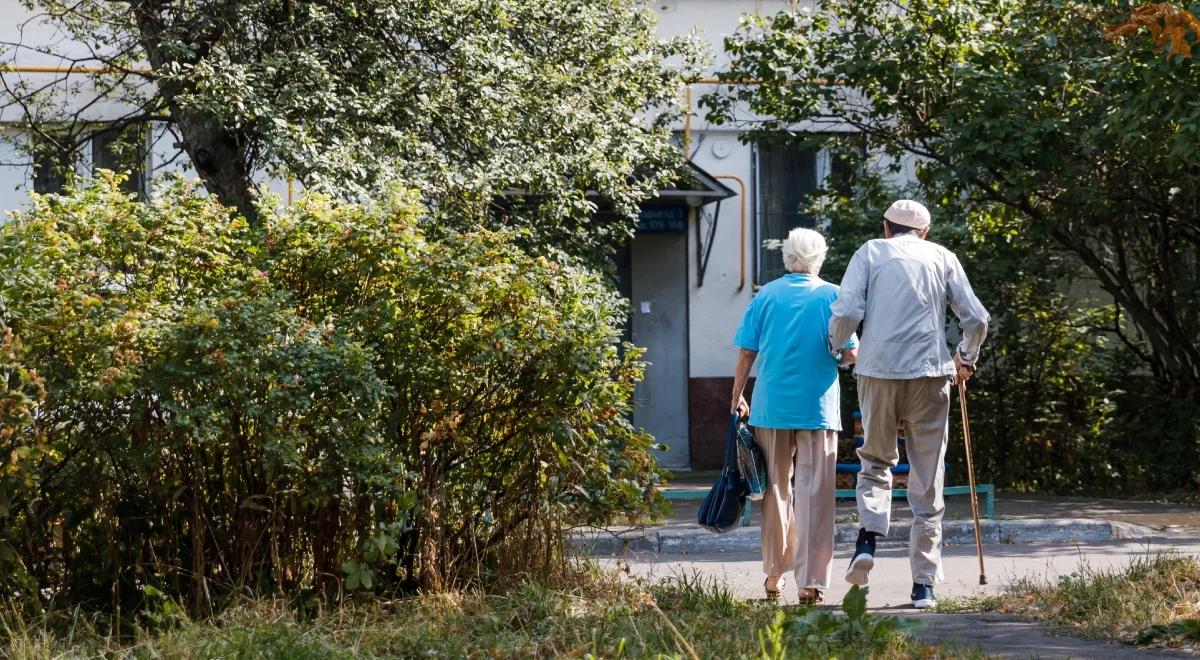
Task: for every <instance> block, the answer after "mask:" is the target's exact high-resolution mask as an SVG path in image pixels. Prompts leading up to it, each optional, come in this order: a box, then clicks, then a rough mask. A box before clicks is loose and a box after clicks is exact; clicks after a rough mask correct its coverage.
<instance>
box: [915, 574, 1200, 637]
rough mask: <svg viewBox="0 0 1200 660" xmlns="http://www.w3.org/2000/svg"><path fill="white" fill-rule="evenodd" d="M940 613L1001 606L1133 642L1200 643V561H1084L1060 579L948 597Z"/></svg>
mask: <svg viewBox="0 0 1200 660" xmlns="http://www.w3.org/2000/svg"><path fill="white" fill-rule="evenodd" d="M938 611H939V612H964V611H972V612H978V611H995V612H1006V613H1010V614H1015V615H1017V616H1021V617H1024V618H1029V619H1035V620H1039V621H1045V622H1047V623H1051V624H1054V625H1057V626H1064V627H1068V628H1071V629H1072V630H1074V631H1077V632H1078V633H1080V634H1082V635H1084V636H1087V637H1099V638H1104V639H1110V640H1116V641H1120V642H1125V643H1128V644H1139V645H1153V646H1170V647H1189V648H1192V649H1195V650H1200V561H1197V558H1196V557H1194V556H1191V555H1180V554H1174V553H1165V554H1158V555H1154V556H1152V557H1140V558H1137V559H1134V560H1133V561H1132V562H1130V564H1129V565H1128V566H1126V567H1124V568H1120V569H1098V568H1093V567H1091V566H1087V565H1084V566H1083V567H1081V568H1080V569H1079V570H1078V571H1075V572H1074V573H1071V574H1069V575H1064V576H1062V577H1060V578H1059V579H1058V581H1057V582H1043V581H1039V580H1034V579H1030V578H1024V579H1021V580H1017V581H1016V582H1014V583H1012V584H1011V585H1009V586H1007V587H1006V588H1005V589H1004V592H1003V593H1001V594H999V595H994V596H981V597H975V598H969V599H954V600H947V601H943V602H942V603H941V604H940V605H939V606H938Z"/></svg>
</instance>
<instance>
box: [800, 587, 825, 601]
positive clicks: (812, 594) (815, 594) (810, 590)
mask: <svg viewBox="0 0 1200 660" xmlns="http://www.w3.org/2000/svg"><path fill="white" fill-rule="evenodd" d="M824 602H825V595H824V594H822V593H821V590H820V589H816V588H814V587H805V588H804V589H801V590H800V604H801V605H820V604H821V603H824Z"/></svg>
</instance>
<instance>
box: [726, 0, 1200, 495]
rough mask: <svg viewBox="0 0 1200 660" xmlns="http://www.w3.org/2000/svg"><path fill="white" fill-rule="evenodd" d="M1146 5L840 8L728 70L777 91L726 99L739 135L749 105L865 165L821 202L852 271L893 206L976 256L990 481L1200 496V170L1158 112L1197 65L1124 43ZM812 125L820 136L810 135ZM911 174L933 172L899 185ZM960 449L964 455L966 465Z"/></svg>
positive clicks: (833, 241)
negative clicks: (903, 203) (1121, 31)
mask: <svg viewBox="0 0 1200 660" xmlns="http://www.w3.org/2000/svg"><path fill="white" fill-rule="evenodd" d="M1125 11H1127V8H1125V7H1124V4H1123V3H1108V2H1105V3H1092V4H1088V5H1086V6H1085V5H1084V4H1083V3H1070V2H1067V3H1051V4H1049V5H1047V4H1045V3H1018V2H1008V1H1007V0H1003V1H999V2H997V1H991V0H987V1H984V0H980V1H979V2H956V3H945V2H933V1H917V2H911V3H908V5H907V6H906V11H905V12H895V11H893V10H892V7H891V4H890V3H886V2H828V3H823V4H822V7H821V9H820V10H819V11H817V12H816V13H814V14H811V15H806V14H804V13H803V12H800V13H794V14H793V13H782V14H778V15H776V16H774V17H771V18H751V19H747V22H746V24H745V25H744V26H743V28H742V30H741V31H740V32H739V33H738V34H737V35H736V36H735V37H733V38H732V39H731V40H730V42H729V43H728V44H727V46H728V48H729V49H730V51H731V52H732V53H734V54H735V55H736V58H735V60H736V64H735V66H734V67H733V69H732V70H731V71H730V72H728V74H727V75H728V76H729V77H731V78H735V77H740V76H746V77H754V78H758V79H761V80H762V81H763V84H762V85H756V86H741V87H736V88H732V89H731V91H729V92H727V93H725V94H722V95H720V96H711V97H708V98H707V99H705V103H706V104H708V105H709V106H710V107H711V108H712V115H713V117H714V118H715V119H718V120H720V121H730V122H733V121H741V120H740V119H739V117H738V114H737V112H738V111H737V107H738V106H737V105H735V102H742V103H746V104H748V105H749V107H750V108H751V109H752V110H754V111H755V113H756V114H757V115H760V116H769V117H773V118H772V119H769V120H766V121H763V122H758V121H749V120H747V121H745V122H743V123H745V124H749V125H750V127H751V128H753V129H754V130H753V131H752V132H751V135H752V136H753V137H754V138H755V139H764V140H767V139H770V140H777V139H791V140H803V141H805V142H807V143H810V144H812V145H814V146H823V147H825V148H828V149H831V150H833V151H834V152H835V154H836V156H837V157H838V158H839V159H842V161H843V162H845V163H847V165H848V167H847V168H845V169H847V170H849V171H851V172H853V174H852V176H851V177H850V178H849V179H848V180H841V181H833V182H831V185H830V186H829V187H830V189H829V190H826V191H824V192H823V193H822V194H820V195H817V196H815V197H814V199H813V209H812V210H813V212H814V213H816V214H819V215H820V216H821V217H824V218H827V219H828V220H829V221H830V226H829V231H828V233H829V235H830V239H829V242H830V257H829V260H828V262H827V265H826V271H827V272H830V273H832V274H834V277H836V275H837V274H839V273H840V272H841V271H842V270H843V269H844V267H845V264H846V263H847V262H848V260H849V257H850V256H851V255H852V254H853V252H854V250H855V249H857V247H858V246H859V245H861V243H862V242H863V241H864V240H866V239H868V238H875V237H878V236H880V235H881V232H882V230H881V226H880V225H881V216H882V213H883V211H884V210H885V209H886V208H887V206H888V204H890V203H891V202H892V201H893V200H894V199H896V198H898V197H902V196H903V197H914V198H917V199H922V200H924V201H926V202H927V203H928V204H929V206H930V207H931V209H932V210H933V212H934V224H933V229H932V233H931V234H930V239H931V240H934V241H936V242H939V243H941V244H943V245H945V246H947V247H949V248H950V249H952V250H954V251H955V252H956V253H957V254H958V255H959V257H960V259H961V260H962V262H963V263H964V265H965V267H966V269H967V272H968V275H969V276H970V278H971V282H972V285H973V286H974V288H975V290H976V293H977V294H978V295H979V297H980V299H981V300H983V302H984V304H985V305H986V306H987V307H988V309H989V310H990V311H991V313H992V316H993V320H992V327H991V329H990V331H989V337H988V342H987V345H986V347H985V352H984V358H983V362H982V364H981V369H980V372H979V374H978V376H977V378H976V379H974V380H973V381H972V382H971V384H970V396H969V406H970V411H971V421H972V426H973V429H974V434H973V435H974V436H975V437H976V439H977V442H976V443H975V447H974V452H975V456H974V458H975V462H976V468H977V472H978V475H980V476H981V477H983V478H984V480H986V481H991V482H995V483H997V484H999V485H1001V486H1003V487H1008V488H1015V489H1019V490H1040V491H1054V492H1104V493H1109V494H1111V493H1114V492H1127V493H1146V492H1154V491H1171V490H1176V489H1181V488H1194V485H1195V468H1194V466H1195V465H1196V462H1197V461H1198V460H1200V410H1198V409H1197V407H1196V404H1195V400H1194V396H1193V395H1192V394H1190V392H1194V391H1195V390H1194V389H1193V385H1192V384H1191V383H1193V382H1195V381H1194V377H1195V375H1200V370H1197V369H1196V367H1195V365H1196V364H1200V363H1195V362H1193V361H1192V360H1193V357H1192V356H1193V354H1194V353H1195V352H1196V345H1195V338H1196V337H1197V336H1200V325H1197V323H1198V322H1200V321H1198V319H1197V317H1195V315H1194V313H1193V310H1194V309H1196V308H1197V306H1196V305H1195V304H1194V303H1195V301H1196V300H1197V298H1198V297H1200V274H1198V273H1197V271H1196V269H1195V267H1196V263H1198V262H1197V260H1196V254H1197V240H1200V231H1198V230H1197V225H1196V215H1195V214H1194V212H1193V209H1194V202H1193V201H1186V200H1189V199H1194V197H1193V196H1194V194H1195V193H1196V191H1197V190H1200V162H1198V161H1196V159H1195V152H1194V151H1190V152H1188V153H1183V151H1181V150H1180V149H1176V148H1174V147H1171V146H1170V145H1173V144H1175V142H1174V140H1175V139H1176V137H1177V136H1178V135H1179V134H1180V131H1183V132H1184V133H1186V132H1187V130H1189V129H1186V127H1185V126H1184V124H1186V123H1188V122H1190V121H1192V120H1190V119H1189V120H1184V119H1182V118H1180V117H1177V116H1175V115H1173V114H1170V113H1168V114H1167V115H1164V114H1163V113H1159V112H1156V111H1152V110H1150V107H1151V106H1152V105H1154V104H1155V103H1158V102H1159V101H1158V100H1156V97H1157V96H1158V95H1159V94H1160V93H1161V92H1160V91H1158V90H1163V89H1172V90H1173V89H1177V88H1180V86H1183V87H1186V88H1187V90H1183V89H1180V91H1179V96H1178V98H1176V94H1175V92H1167V94H1169V95H1171V98H1172V103H1174V102H1175V101H1176V100H1178V102H1179V103H1184V99H1185V98H1189V99H1190V98H1191V94H1192V92H1193V91H1194V89H1195V86H1194V85H1191V84H1190V82H1186V81H1185V79H1186V78H1187V76H1188V75H1189V74H1188V72H1189V71H1191V70H1192V69H1193V68H1194V66H1195V63H1194V62H1193V61H1182V60H1180V59H1179V58H1174V59H1172V60H1169V61H1168V60H1167V59H1164V58H1162V57H1161V56H1160V55H1159V54H1158V53H1156V52H1155V51H1153V50H1152V49H1149V48H1145V46H1146V45H1147V44H1146V43H1144V42H1142V41H1139V40H1138V38H1131V39H1130V40H1128V41H1127V42H1124V43H1120V44H1116V45H1114V44H1112V43H1110V42H1107V41H1105V40H1103V39H1102V35H1103V31H1104V27H1105V25H1106V21H1115V20H1117V19H1119V18H1121V17H1122V15H1125V16H1127V14H1122V12H1125ZM1134 80H1139V81H1149V80H1154V81H1157V82H1155V83H1154V84H1152V85H1151V84H1144V83H1143V82H1137V83H1135V82H1134ZM829 81H837V82H838V83H839V84H826V83H828V82H829ZM864 100H867V101H869V102H867V103H863V102H862V101H864ZM1188 103H1192V102H1191V101H1188ZM1192 105H1193V106H1195V108H1200V102H1197V103H1192ZM1172 107H1177V108H1178V109H1179V112H1190V110H1189V111H1185V110H1183V109H1182V108H1183V106H1172ZM1186 107H1189V108H1191V107H1192V106H1186ZM814 117H815V119H814ZM1113 117H1119V118H1120V119H1119V120H1114V119H1113ZM1172 117H1174V118H1172ZM806 119H808V120H811V122H810V124H809V126H812V127H813V131H814V132H808V133H795V132H794V129H795V127H796V125H797V124H798V123H799V122H800V121H802V120H806ZM1180 122H1182V123H1180ZM825 126H829V127H831V128H832V127H835V126H836V127H839V130H841V129H844V128H845V127H847V126H849V127H853V128H856V129H858V133H857V134H856V135H857V136H858V137H856V138H853V139H847V138H846V137H845V136H831V135H828V134H821V133H820V132H818V131H820V130H821V129H822V127H825ZM1149 136H1157V138H1151V137H1149ZM1155 140H1157V142H1155ZM1147 141H1148V142H1147ZM1151 142H1154V143H1155V145H1157V146H1152V145H1151ZM906 167H912V168H913V169H914V171H915V172H916V178H915V180H913V181H911V182H910V185H909V186H908V187H905V188H900V187H898V186H897V185H896V179H897V178H898V177H900V176H901V174H902V172H903V171H904V170H905V168H906ZM1151 199H1153V200H1155V202H1154V203H1153V204H1150V203H1149V202H1148V200H1151ZM1167 274H1169V276H1168V275H1167ZM1147 309H1154V310H1157V311H1156V312H1155V313H1156V314H1161V316H1158V317H1156V318H1154V319H1151V318H1148V317H1147V316H1146V315H1145V314H1143V312H1144V311H1145V310H1147ZM952 334H953V333H952ZM1189 364H1191V365H1193V366H1188V365H1189ZM846 400H847V401H853V400H854V398H853V397H852V396H849V397H846ZM952 426H953V427H956V429H955V431H954V433H955V434H957V433H958V432H959V431H958V430H957V426H958V425H957V424H954V425H952ZM961 451H962V444H961V442H959V441H952V442H951V443H950V454H951V457H952V458H953V459H954V460H956V461H958V462H959V463H960V466H961V461H962V456H961ZM964 467H965V466H964ZM962 470H963V467H960V468H959V470H958V471H957V472H958V474H960V475H962V474H963V472H962Z"/></svg>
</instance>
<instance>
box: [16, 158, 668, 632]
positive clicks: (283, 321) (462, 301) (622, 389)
mask: <svg viewBox="0 0 1200 660" xmlns="http://www.w3.org/2000/svg"><path fill="white" fill-rule="evenodd" d="M118 185H119V180H117V179H115V178H107V179H105V180H103V181H101V182H99V183H97V184H96V185H95V186H93V187H90V188H86V189H81V190H78V191H73V192H70V193H68V194H66V195H63V196H53V197H38V198H36V199H35V201H34V205H33V208H32V209H31V210H30V211H28V212H25V213H21V214H18V215H17V216H16V218H15V219H14V220H12V221H11V222H10V223H8V224H7V225H5V226H4V227H3V228H0V272H4V273H5V278H4V280H3V282H2V283H0V325H2V326H3V327H2V328H0V331H2V332H3V334H2V335H0V336H3V337H4V340H3V341H4V343H3V347H2V348H0V376H6V378H5V383H4V387H5V389H0V422H2V423H3V430H2V431H0V452H2V453H0V456H5V457H10V458H9V459H8V463H7V465H6V469H5V471H4V473H3V475H2V477H0V479H2V480H0V561H3V569H2V570H0V585H2V588H3V589H4V590H5V593H6V594H8V595H11V596H18V597H21V599H22V600H23V601H24V602H25V603H27V604H39V603H40V604H45V601H47V600H48V599H58V600H59V601H61V602H69V603H76V602H86V603H91V604H93V605H98V606H99V605H102V606H105V607H107V608H108V609H111V610H113V611H116V612H121V611H126V612H128V611H130V610H131V609H133V610H136V609H139V608H142V607H143V606H144V605H145V604H146V602H147V600H153V599H154V598H158V596H157V594H164V595H165V596H166V597H167V598H169V599H177V600H180V601H182V602H184V603H186V604H188V605H189V606H190V607H191V609H192V610H193V611H194V612H204V611H208V609H209V608H212V607H214V606H219V605H220V604H221V603H222V602H224V599H225V598H227V597H229V596H232V595H234V594H243V593H251V594H268V593H287V594H295V593H298V592H300V591H303V590H315V591H317V592H321V593H325V594H335V593H341V592H343V591H344V590H370V591H381V592H389V593H395V592H403V591H408V590H412V589H415V588H419V587H423V588H430V587H440V586H446V585H450V584H458V583H462V582H464V581H468V580H479V579H487V578H488V577H491V576H494V575H497V574H511V573H513V572H520V571H529V570H546V569H549V568H552V567H553V566H554V563H555V562H556V561H557V559H558V557H560V556H561V548H560V546H559V543H560V541H561V537H562V531H563V530H564V529H565V528H566V527H567V526H569V525H575V524H582V523H589V522H598V521H601V520H604V519H606V518H608V517H610V516H612V515H613V514H614V513H615V512H617V511H621V512H625V511H632V512H634V513H635V514H636V513H638V512H646V513H654V512H655V511H656V510H657V507H658V506H659V505H660V501H659V500H658V499H657V496H655V495H654V491H653V486H654V484H655V483H657V481H658V479H659V478H660V475H661V473H660V471H659V470H658V469H657V467H656V466H655V463H654V461H653V459H652V458H651V456H650V454H649V451H648V450H649V448H650V446H651V439H650V438H649V436H647V435H646V434H644V433H642V432H640V431H637V430H636V429H634V428H632V426H631V425H630V423H629V421H628V412H629V401H630V396H631V394H632V390H633V386H634V383H635V382H636V380H637V379H638V378H639V377H640V375H641V369H642V364H641V362H640V361H639V358H640V354H639V353H638V352H637V351H636V350H633V349H632V348H630V347H622V346H620V345H619V344H620V342H619V337H620V330H619V328H620V325H621V322H622V319H623V314H624V313H625V310H624V306H623V304H622V303H621V301H620V299H619V297H618V296H617V295H616V294H615V293H613V292H611V291H609V289H608V288H607V287H606V286H605V285H604V282H603V280H602V279H601V278H600V277H599V276H598V275H596V274H593V273H591V272H589V271H587V270H585V269H581V268H578V267H576V266H573V265H570V264H561V263H554V262H551V261H549V260H547V259H545V258H535V257H531V256H528V255H526V254H524V253H523V252H521V251H520V250H519V249H517V248H516V247H514V245H515V241H516V237H513V236H510V235H507V234H502V233H494V232H487V231H479V232H475V233H462V234H447V235H445V236H440V237H439V239H438V240H436V241H434V240H430V239H428V238H426V237H425V236H424V235H423V234H422V232H421V231H420V230H419V229H418V228H417V224H418V222H419V220H420V217H421V214H422V212H423V211H422V209H421V208H420V207H419V206H417V205H416V204H414V203H413V202H412V201H411V199H410V198H409V197H408V196H406V195H403V194H396V195H394V196H393V197H392V198H390V199H388V200H385V201H383V202H380V203H378V204H374V205H353V204H340V203H335V202H333V201H331V200H329V199H326V198H321V197H315V196H314V197H309V198H306V199H303V200H301V201H300V202H299V203H297V204H296V205H294V206H292V207H290V208H288V209H286V210H282V211H280V210H277V209H273V208H268V207H264V208H263V209H262V217H263V218H265V221H264V222H263V225H262V227H261V228H259V229H251V228H250V227H249V226H248V225H247V223H245V222H244V221H243V220H242V219H240V218H238V217H236V216H234V215H233V214H231V213H230V212H229V211H227V210H226V209H224V208H223V207H221V206H220V205H218V204H217V203H215V202H214V201H212V200H210V199H208V198H206V197H205V196H203V195H201V194H199V193H197V192H195V191H194V190H192V189H191V188H190V187H189V185H188V184H186V183H182V182H179V183H177V184H175V185H174V186H173V187H171V188H170V189H169V190H168V191H166V192H165V193H164V194H163V196H162V197H161V198H160V199H158V200H156V201H154V202H151V203H141V202H137V201H135V200H133V199H131V198H129V197H127V196H126V195H125V194H124V193H123V192H122V191H121V190H120V189H119V187H118ZM43 388H44V393H43Z"/></svg>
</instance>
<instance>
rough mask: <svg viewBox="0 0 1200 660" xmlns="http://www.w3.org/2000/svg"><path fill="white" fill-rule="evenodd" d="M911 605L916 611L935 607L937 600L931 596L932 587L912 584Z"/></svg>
mask: <svg viewBox="0 0 1200 660" xmlns="http://www.w3.org/2000/svg"><path fill="white" fill-rule="evenodd" d="M912 604H913V607H915V608H917V609H918V610H924V609H928V608H930V607H937V598H934V596H933V585H931V584H918V583H916V582H914V583H913V590H912Z"/></svg>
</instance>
